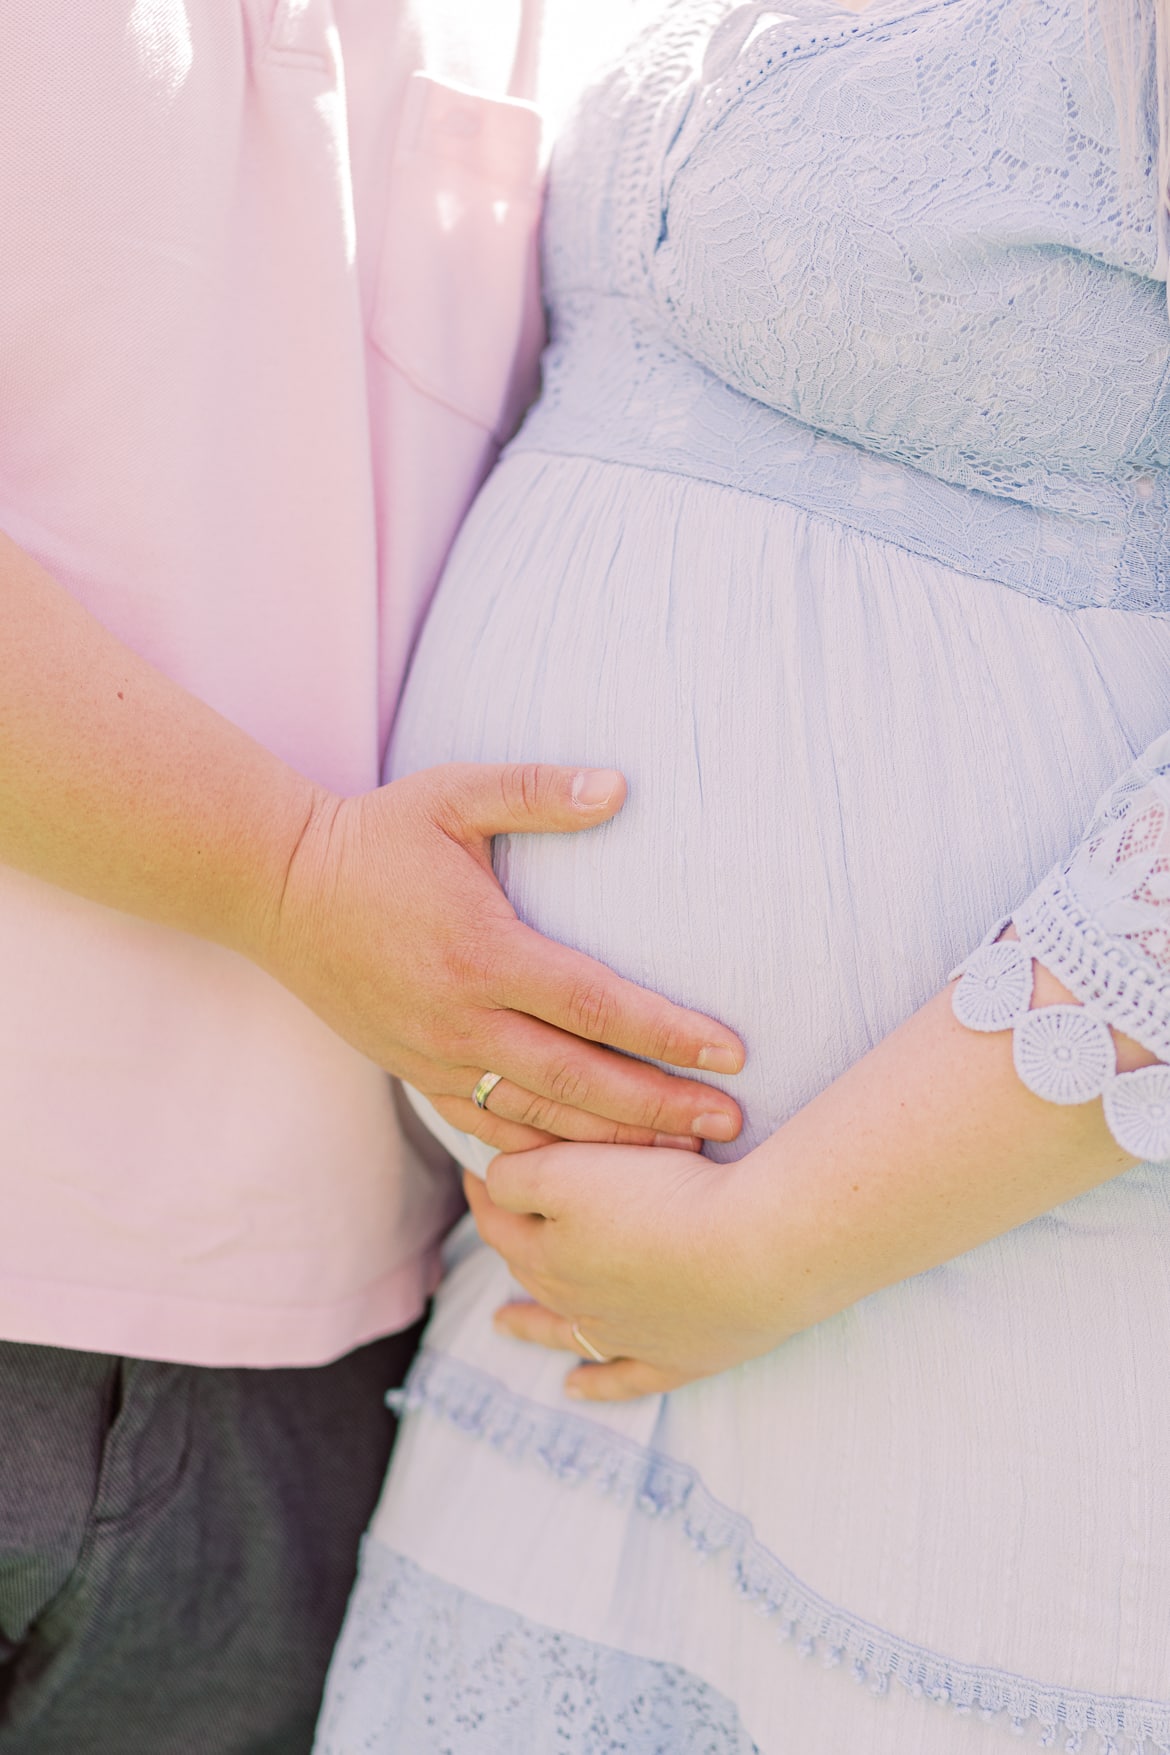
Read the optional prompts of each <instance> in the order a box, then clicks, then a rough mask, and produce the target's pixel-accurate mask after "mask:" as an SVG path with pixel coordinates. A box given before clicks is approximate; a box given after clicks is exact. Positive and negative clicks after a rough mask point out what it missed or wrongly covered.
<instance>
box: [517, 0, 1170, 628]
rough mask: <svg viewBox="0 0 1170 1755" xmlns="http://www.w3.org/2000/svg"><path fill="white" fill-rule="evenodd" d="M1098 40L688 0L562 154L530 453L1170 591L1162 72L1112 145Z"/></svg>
mask: <svg viewBox="0 0 1170 1755" xmlns="http://www.w3.org/2000/svg"><path fill="white" fill-rule="evenodd" d="M1133 3H1134V5H1135V7H1136V8H1137V15H1138V26H1137V29H1138V35H1139V38H1140V37H1141V35H1142V33H1143V31H1144V33H1145V36H1146V38H1147V39H1150V38H1151V33H1152V7H1150V6H1148V5H1147V4H1145V0H1133ZM976 5H977V7H978V20H977V23H976V21H975V20H974V19H973V17H972V9H973V6H976ZM1086 30H1090V31H1091V32H1092V33H1094V40H1093V42H1092V43H1091V45H1090V49H1089V52H1088V53H1086ZM1099 35H1100V23H1099V20H1098V18H1097V13H1096V6H1095V5H1094V6H1090V7H1089V8H1088V9H1085V8H1082V7H1080V6H1079V5H1069V4H1068V0H1035V3H1033V0H932V3H926V4H920V5H917V6H914V5H910V6H897V5H892V4H890V0H877V4H876V5H874V6H873V7H871V8H870V10H869V12H867V13H866V14H865V15H864V16H863V17H857V16H854V15H853V14H851V13H848V12H845V11H843V10H842V9H841V8H839V7H836V6H831V5H827V4H823V3H821V0H793V3H792V4H786V5H785V6H784V7H768V6H763V5H759V4H751V5H746V6H738V7H732V6H730V5H728V4H727V3H726V0H724V3H723V4H719V3H718V0H678V3H677V4H675V5H672V6H671V7H670V8H668V10H667V14H666V17H665V19H664V20H663V22H661V23H660V24H658V25H657V26H656V27H654V28H653V29H652V30H651V31H650V32H649V33H648V34H647V35H646V37H645V39H644V41H643V43H642V44H641V46H640V47H637V46H636V47H635V48H634V50H632V51H631V52H630V54H628V55H627V56H626V57H625V58H624V60H623V65H622V67H621V69H620V71H618V72H615V73H614V74H613V75H612V76H611V77H610V78H609V79H608V80H607V81H605V82H603V83H602V84H601V85H600V86H599V87H598V89H596V90H595V91H594V92H592V93H591V94H590V95H589V97H588V99H587V100H586V103H585V105H584V106H583V108H582V110H581V113H580V115H579V117H578V119H577V122H576V124H575V126H573V127H571V128H570V129H569V131H568V133H567V135H566V137H565V139H564V141H563V143H562V145H561V146H560V147H559V148H558V153H557V157H556V159H555V160H554V173H553V178H552V186H551V193H550V204H549V212H548V220H547V226H546V274H547V280H548V285H549V289H550V295H551V299H552V304H553V309H554V317H555V322H554V335H553V345H552V348H551V350H550V353H549V355H548V357H547V360H546V371H545V386H546V388H545V394H544V397H543V399H542V402H541V404H540V405H539V406H538V408H537V409H536V411H535V412H534V414H533V416H532V417H531V418H530V421H529V423H528V425H527V426H526V428H525V429H524V431H523V432H522V434H521V436H520V439H519V441H518V443H519V446H520V447H521V448H531V449H541V448H544V447H546V446H547V447H548V448H550V449H554V450H572V451H573V452H575V453H576V454H577V455H594V456H597V457H600V458H603V459H606V460H611V461H616V462H627V463H640V464H642V465H643V466H647V467H654V468H667V469H669V470H671V471H672V472H675V473H691V474H693V475H695V476H699V477H702V478H704V479H709V480H714V481H718V482H722V483H725V484H727V485H731V486H737V487H741V488H744V489H747V490H748V491H751V492H756V493H761V494H766V495H770V496H772V497H775V498H778V499H783V500H786V501H788V502H789V503H791V504H796V505H800V506H802V507H805V508H806V509H808V510H809V511H812V512H815V513H817V514H819V515H823V516H826V517H830V518H833V519H836V520H838V521H841V522H844V523H846V524H849V525H851V526H852V527H853V528H856V529H860V530H864V531H866V532H868V533H870V534H873V535H876V536H879V537H882V538H884V539H887V540H890V541H892V542H895V543H898V544H899V545H901V546H904V547H907V548H909V549H912V550H914V551H916V552H919V553H924V554H928V555H931V556H933V557H934V558H937V559H939V560H942V561H943V562H944V563H946V564H948V565H953V566H957V567H960V568H962V569H963V570H964V571H968V572H977V573H980V574H982V575H983V576H985V577H987V578H990V579H997V580H1000V581H1001V582H1003V583H1005V584H1009V585H1011V586H1013V587H1014V588H1015V589H1017V590H1021V591H1024V592H1026V593H1028V594H1030V595H1033V596H1036V597H1040V598H1043V599H1046V600H1048V601H1050V602H1056V603H1061V604H1064V605H1066V606H1068V607H1077V606H1083V605H1087V604H1112V605H1116V606H1117V607H1125V608H1131V609H1141V608H1144V609H1158V610H1165V609H1168V608H1170V571H1168V567H1170V562H1168V559H1167V557H1168V555H1170V324H1168V323H1167V314H1166V299H1165V286H1164V284H1163V283H1162V281H1161V280H1160V279H1159V278H1158V275H1159V269H1158V245H1157V238H1156V225H1155V214H1156V206H1157V203H1156V199H1155V175H1154V144H1155V143H1154V138H1153V128H1154V107H1153V99H1152V84H1151V87H1150V92H1151V98H1150V105H1149V113H1148V116H1147V117H1146V122H1147V124H1148V126H1147V127H1146V130H1145V133H1144V135H1143V138H1142V140H1141V142H1140V143H1139V150H1138V157H1137V162H1136V163H1134V164H1132V165H1125V164H1123V162H1122V150H1121V148H1120V146H1119V144H1118V140H1119V132H1120V131H1119V127H1118V120H1117V116H1116V114H1115V111H1114V106H1113V101H1112V98H1111V94H1110V87H1109V81H1108V76H1107V72H1106V56H1105V52H1104V48H1103V46H1102V45H1101V43H1100V42H1099V41H1098V40H1097V39H1098V38H1099ZM944 190H945V192H946V193H945V198H944V196H943V193H942V192H943V191H944ZM1103 335H1108V336H1109V337H1110V338H1111V343H1110V348H1109V353H1108V370H1107V371H1105V370H1103V369H1102V360H1103V355H1102V348H1101V337H1102V336H1103Z"/></svg>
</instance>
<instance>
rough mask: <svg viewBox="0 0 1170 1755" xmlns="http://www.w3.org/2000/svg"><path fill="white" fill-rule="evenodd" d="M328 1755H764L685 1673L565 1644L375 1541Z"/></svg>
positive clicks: (342, 1655)
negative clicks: (523, 1754)
mask: <svg viewBox="0 0 1170 1755" xmlns="http://www.w3.org/2000/svg"><path fill="white" fill-rule="evenodd" d="M315 1748H316V1755H462V1752H463V1751H467V1752H468V1755H520V1752H521V1751H526V1752H529V1755H758V1751H757V1750H756V1747H755V1744H754V1743H753V1742H752V1741H751V1740H750V1738H749V1737H748V1736H747V1734H746V1733H745V1731H744V1730H743V1727H742V1726H741V1724H740V1723H739V1719H738V1715H737V1714H736V1711H735V1708H734V1707H733V1706H732V1704H731V1702H730V1701H728V1700H726V1699H724V1698H723V1696H722V1695H721V1694H717V1693H716V1692H715V1690H714V1689H713V1688H709V1687H708V1686H707V1685H706V1684H705V1683H704V1682H701V1681H700V1680H699V1679H698V1678H697V1677H696V1676H692V1675H689V1674H688V1673H687V1671H686V1670H682V1669H679V1668H678V1666H677V1665H674V1664H658V1663H650V1662H648V1661H646V1660H645V1659H641V1658H636V1657H629V1656H627V1655H626V1654H625V1653H624V1652H619V1651H612V1650H609V1649H608V1648H606V1647H605V1646H601V1645H595V1644H592V1643H590V1642H589V1641H587V1640H584V1639H574V1638H572V1637H571V1636H570V1635H568V1634H564V1633H555V1632H552V1631H550V1629H548V1628H546V1627H541V1626H539V1625H538V1624H537V1623H536V1622H533V1621H528V1620H525V1619H524V1618H523V1617H522V1616H520V1615H513V1614H509V1613H508V1612H507V1611H506V1610H503V1609H498V1608H495V1607H493V1606H492V1605H491V1604H488V1603H483V1602H479V1601H477V1600H476V1599H475V1598H473V1597H470V1596H468V1595H467V1594H466V1593H465V1592H463V1591H460V1590H457V1589H456V1588H455V1587H454V1586H453V1585H449V1584H445V1583H444V1582H443V1581H442V1580H441V1579H437V1578H433V1577H432V1576H431V1575H430V1574H429V1573H426V1572H424V1571H422V1569H421V1568H420V1567H418V1566H415V1565H414V1564H413V1563H412V1562H411V1561H409V1560H406V1559H404V1558H403V1557H402V1556H401V1555H398V1554H394V1553H392V1552H391V1551H390V1550H389V1549H388V1548H384V1547H382V1546H381V1545H380V1544H379V1543H377V1542H375V1541H372V1540H370V1539H367V1541H366V1543H365V1546H364V1548H363V1552H362V1567H361V1573H360V1576H359V1580H358V1585H357V1589H356V1591H355V1593H354V1598H353V1601H352V1603H351V1605H350V1611H349V1615H348V1617H347V1620H346V1624H345V1630H344V1632H343V1634H342V1638H341V1643H340V1645H339V1646H338V1648H337V1652H336V1654H335V1656H334V1659H333V1666H332V1669H331V1671H330V1677H329V1686H328V1689H327V1691H326V1695H325V1705H324V1709H323V1713H322V1718H321V1724H320V1728H319V1731H318V1737H317V1743H316V1745H315Z"/></svg>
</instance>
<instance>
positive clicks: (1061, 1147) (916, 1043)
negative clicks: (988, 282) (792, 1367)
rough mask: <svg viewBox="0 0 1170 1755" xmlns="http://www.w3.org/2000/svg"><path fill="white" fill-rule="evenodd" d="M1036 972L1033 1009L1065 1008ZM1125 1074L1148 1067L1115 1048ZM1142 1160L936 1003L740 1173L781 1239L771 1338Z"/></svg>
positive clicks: (1124, 1048) (1097, 1118) (1003, 1046)
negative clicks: (1048, 1095)
mask: <svg viewBox="0 0 1170 1755" xmlns="http://www.w3.org/2000/svg"><path fill="white" fill-rule="evenodd" d="M1067 997H1068V996H1067V994H1066V993H1065V990H1064V989H1062V988H1061V987H1060V986H1059V984H1058V983H1056V982H1055V981H1053V979H1052V977H1051V976H1049V975H1047V974H1046V972H1045V971H1043V970H1039V971H1038V973H1037V989H1036V995H1035V1001H1036V1003H1037V1004H1049V1003H1059V1002H1063V1001H1065V1000H1066V999H1067ZM1117 1046H1118V1064H1119V1066H1120V1067H1121V1068H1122V1069H1123V1070H1125V1069H1128V1068H1133V1067H1137V1066H1140V1065H1145V1064H1148V1063H1150V1062H1151V1061H1152V1060H1153V1058H1154V1057H1153V1056H1152V1055H1150V1054H1148V1053H1147V1052H1146V1051H1145V1050H1144V1049H1142V1048H1141V1047H1140V1046H1139V1045H1138V1044H1136V1043H1134V1042H1131V1041H1130V1040H1129V1039H1128V1038H1124V1037H1120V1038H1117ZM1136 1161H1137V1160H1136V1159H1134V1158H1132V1157H1130V1156H1129V1155H1128V1154H1127V1153H1126V1152H1124V1151H1123V1150H1122V1148H1121V1147H1120V1146H1119V1145H1118V1144H1117V1143H1116V1141H1115V1140H1114V1139H1113V1137H1112V1135H1111V1134H1110V1132H1109V1129H1108V1127H1107V1126H1106V1123H1105V1118H1104V1113H1103V1108H1102V1104H1101V1102H1100V1100H1096V1101H1094V1102H1091V1103H1080V1104H1075V1105H1072V1106H1067V1107H1066V1106H1061V1105H1057V1104H1053V1103H1049V1102H1045V1101H1043V1100H1042V1099H1041V1098H1039V1097H1036V1096H1034V1095H1033V1094H1032V1092H1031V1091H1029V1090H1028V1088H1027V1087H1026V1086H1025V1085H1024V1084H1023V1083H1022V1082H1021V1080H1020V1078H1019V1077H1018V1075H1017V1073H1016V1070H1015V1067H1014V1065H1013V1061H1012V1039H1011V1034H1010V1032H1008V1031H999V1032H996V1033H992V1034H980V1033H977V1032H974V1031H971V1030H968V1029H965V1028H964V1027H963V1025H961V1024H960V1023H959V1022H958V1020H957V1019H956V1017H955V1016H954V1013H953V1011H952V1008H951V991H950V989H946V990H945V991H943V992H942V993H940V994H938V995H936V996H935V998H933V999H932V1000H931V1001H930V1002H929V1003H928V1004H927V1005H926V1006H924V1007H923V1008H922V1009H921V1010H920V1011H918V1012H916V1013H915V1014H914V1016H913V1017H911V1018H910V1019H908V1020H907V1022H906V1023H905V1024H903V1025H902V1026H901V1028H900V1029H898V1030H896V1031H894V1032H893V1034H892V1035H890V1036H888V1037H886V1039H885V1040H884V1041H882V1042H881V1043H879V1044H878V1046H877V1047H876V1048H874V1049H873V1050H872V1051H871V1052H870V1053H869V1054H867V1055H865V1056H864V1057H863V1058H862V1059H861V1060H860V1061H858V1062H857V1063H856V1065H854V1066H853V1067H852V1068H850V1070H849V1071H848V1072H846V1073H845V1074H844V1075H843V1076H842V1077H841V1078H838V1079H837V1080H835V1081H834V1083H833V1084H832V1085H830V1086H829V1087H828V1088H827V1089H826V1090H825V1091H824V1092H822V1093H821V1095H820V1096H819V1097H817V1098H815V1099H814V1100H813V1101H812V1102H811V1103H809V1104H808V1105H806V1107H805V1108H803V1109H802V1110H800V1111H799V1112H798V1113H797V1114H796V1115H795V1116H793V1118H792V1119H791V1120H790V1121H789V1122H787V1123H786V1124H785V1125H784V1126H783V1127H782V1128H780V1129H779V1131H778V1132H777V1133H776V1134H774V1135H773V1136H772V1138H771V1139H770V1140H768V1141H767V1142H766V1143H765V1144H764V1145H763V1146H761V1147H760V1148H759V1149H758V1150H757V1152H755V1153H754V1154H752V1158H751V1160H745V1161H744V1162H745V1166H746V1165H747V1164H749V1163H750V1164H751V1171H750V1175H751V1178H752V1182H753V1185H754V1198H755V1200H756V1201H757V1202H758V1203H759V1204H760V1206H761V1208H762V1209H763V1211H764V1213H765V1214H766V1215H767V1218H766V1221H765V1223H766V1224H768V1225H770V1227H771V1228H772V1229H773V1231H774V1232H775V1234H776V1235H777V1236H779V1237H780V1238H781V1239H782V1243H781V1246H780V1251H779V1258H778V1259H779V1260H780V1262H781V1263H782V1267H781V1271H780V1272H779V1274H778V1275H776V1276H775V1277H774V1282H773V1283H774V1296H775V1300H776V1331H777V1335H778V1338H779V1337H780V1336H782V1335H783V1334H786V1333H792V1332H795V1331H796V1330H798V1329H802V1328H805V1327H807V1326H809V1324H810V1323H813V1322H817V1321H820V1320H821V1319H822V1318H823V1317H825V1316H828V1315H831V1314H833V1313H834V1312H835V1311H837V1310H840V1309H843V1308H845V1307H846V1306H847V1305H849V1304H852V1303H854V1302H856V1300H857V1299H859V1298H863V1297H865V1296H867V1295H868V1294H869V1293H870V1292H874V1291H877V1290H879V1289H880V1288H881V1287H883V1286H888V1285H891V1284H894V1283H895V1282H897V1281H899V1280H904V1279H908V1278H909V1277H910V1276H911V1275H913V1274H918V1273H921V1272H923V1271H924V1270H925V1269H927V1268H931V1267H935V1266H937V1265H938V1264H939V1263H940V1262H944V1261H949V1260H951V1259H952V1258H953V1257H955V1256H957V1255H961V1254H963V1253H965V1251H967V1250H969V1249H973V1248H975V1247H976V1246H977V1245H978V1244H980V1243H985V1242H987V1241H988V1240H989V1239H990V1238H993V1237H997V1236H1000V1235H1001V1234H1002V1233H1004V1232H1006V1231H1009V1230H1012V1229H1013V1228H1014V1227H1015V1226H1017V1225H1021V1224H1024V1223H1025V1222H1026V1221H1027V1220H1029V1219H1033V1218H1036V1217H1037V1216H1038V1215H1039V1214H1041V1213H1044V1212H1047V1211H1049V1210H1050V1209H1051V1208H1053V1207H1056V1206H1059V1205H1060V1204H1061V1203H1062V1202H1064V1201H1067V1200H1071V1199H1072V1198H1073V1197H1074V1196H1075V1195H1078V1194H1083V1193H1084V1192H1085V1191H1086V1190H1088V1189H1091V1188H1094V1187H1096V1186H1097V1185H1098V1184H1099V1183H1102V1182H1106V1181H1108V1180H1109V1178H1110V1177H1113V1176H1116V1175H1117V1174H1119V1172H1121V1171H1122V1170H1125V1169H1128V1168H1129V1167H1130V1166H1132V1165H1133V1164H1134V1163H1135V1162H1136Z"/></svg>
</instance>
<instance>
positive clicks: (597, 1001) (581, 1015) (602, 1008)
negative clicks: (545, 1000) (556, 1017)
mask: <svg viewBox="0 0 1170 1755" xmlns="http://www.w3.org/2000/svg"><path fill="white" fill-rule="evenodd" d="M567 1013H568V1023H569V1029H570V1030H572V1032H573V1034H574V1035H575V1036H584V1037H585V1038H586V1039H587V1040H589V1041H591V1042H604V1041H605V1040H606V1039H607V1037H608V1036H609V1034H610V1032H611V1030H612V1027H613V1023H614V1016H615V1007H614V1003H613V1000H612V999H611V998H610V995H609V994H608V993H607V992H606V990H605V988H604V987H603V986H602V984H601V982H600V981H598V980H595V979H586V980H581V981H578V982H576V983H575V985H574V986H573V987H572V989H571V990H570V992H569V996H568V1004H567Z"/></svg>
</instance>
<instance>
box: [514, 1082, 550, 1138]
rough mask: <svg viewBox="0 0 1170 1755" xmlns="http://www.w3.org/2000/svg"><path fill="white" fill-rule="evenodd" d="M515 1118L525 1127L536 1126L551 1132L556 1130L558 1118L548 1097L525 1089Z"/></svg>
mask: <svg viewBox="0 0 1170 1755" xmlns="http://www.w3.org/2000/svg"><path fill="white" fill-rule="evenodd" d="M513 1119H514V1120H516V1121H518V1122H519V1123H520V1124H521V1125H522V1126H523V1127H536V1128H540V1129H542V1130H543V1131H545V1132H551V1131H554V1123H555V1119H556V1118H555V1116H554V1114H553V1105H552V1104H551V1103H550V1102H549V1100H548V1099H547V1097H538V1096H536V1095H535V1094H534V1093H533V1092H532V1091H525V1092H524V1093H523V1096H522V1098H521V1101H520V1105H519V1114H518V1115H516V1116H515V1117H514V1118H513Z"/></svg>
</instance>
